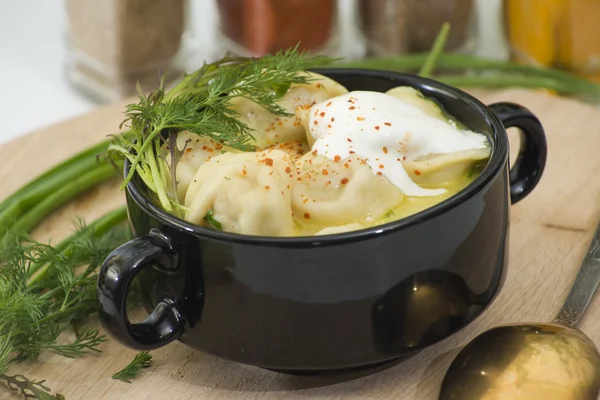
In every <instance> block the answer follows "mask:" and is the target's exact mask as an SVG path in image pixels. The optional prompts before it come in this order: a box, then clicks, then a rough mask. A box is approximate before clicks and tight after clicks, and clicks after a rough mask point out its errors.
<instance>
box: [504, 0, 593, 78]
mask: <svg viewBox="0 0 600 400" xmlns="http://www.w3.org/2000/svg"><path fill="white" fill-rule="evenodd" d="M598 18H600V0H504V26H505V31H506V37H507V40H508V43H509V48H510V57H511V59H512V60H514V61H517V62H520V63H527V64H534V65H541V66H551V67H556V68H562V69H565V70H568V71H571V72H573V73H576V74H578V75H581V76H583V77H586V78H589V79H592V80H596V81H599V80H600V23H598Z"/></svg>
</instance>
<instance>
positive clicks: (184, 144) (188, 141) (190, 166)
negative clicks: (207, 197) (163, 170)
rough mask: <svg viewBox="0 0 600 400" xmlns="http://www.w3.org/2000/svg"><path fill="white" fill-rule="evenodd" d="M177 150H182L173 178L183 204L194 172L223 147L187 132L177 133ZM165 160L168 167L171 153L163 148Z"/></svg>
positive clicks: (204, 137) (169, 180) (168, 182)
mask: <svg viewBox="0 0 600 400" xmlns="http://www.w3.org/2000/svg"><path fill="white" fill-rule="evenodd" d="M177 148H178V149H179V150H184V149H185V150H184V152H183V155H182V156H181V159H180V160H179V162H178V163H177V168H175V177H176V179H177V198H178V199H179V201H180V202H183V200H184V198H185V193H186V192H187V190H188V187H189V186H190V182H192V179H193V178H194V175H195V174H196V171H198V168H200V167H201V166H202V165H203V164H204V163H205V162H206V161H208V160H210V159H211V158H213V157H215V156H217V155H219V154H221V151H222V150H223V145H221V144H220V143H217V142H215V141H213V140H212V139H210V138H208V137H206V136H200V135H196V134H194V133H190V132H187V131H183V132H179V134H178V135H177ZM164 151H165V159H166V160H167V163H168V165H171V153H170V152H169V151H168V149H167V148H166V146H165V149H164ZM171 182H172V180H171V175H170V173H169V174H168V175H167V184H168V187H169V189H170V188H171V186H172V183H171Z"/></svg>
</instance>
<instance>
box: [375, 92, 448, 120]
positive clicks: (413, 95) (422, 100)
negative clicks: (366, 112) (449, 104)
mask: <svg viewBox="0 0 600 400" xmlns="http://www.w3.org/2000/svg"><path fill="white" fill-rule="evenodd" d="M385 93H386V94H389V95H390V96H394V97H396V98H398V99H401V100H404V101H405V102H407V103H408V104H411V105H413V106H415V107H419V108H420V109H421V110H422V111H423V112H425V113H426V114H427V115H429V116H431V117H434V118H437V119H440V120H442V121H448V118H447V117H446V116H445V115H444V112H443V111H442V109H441V108H440V106H439V105H438V104H437V103H436V102H435V101H433V100H430V99H427V98H426V97H425V96H423V94H422V93H421V92H419V91H418V90H417V89H415V88H413V87H410V86H398V87H395V88H393V89H390V90H388V91H387V92H385Z"/></svg>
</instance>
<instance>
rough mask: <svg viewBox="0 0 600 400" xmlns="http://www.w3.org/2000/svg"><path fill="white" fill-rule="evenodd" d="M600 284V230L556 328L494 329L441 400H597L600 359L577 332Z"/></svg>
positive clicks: (454, 367) (475, 343)
mask: <svg viewBox="0 0 600 400" xmlns="http://www.w3.org/2000/svg"><path fill="white" fill-rule="evenodd" d="M599 283H600V225H598V227H597V228H596V232H595V234H594V237H593V239H592V242H591V244H590V247H589V249H588V252H587V254H586V256H585V257H584V259H583V262H582V264H581V267H580V268H579V272H578V273H577V277H576V278H575V282H574V283H573V286H572V287H571V291H570V292H569V295H568V296H567V299H566V300H565V303H564V305H563V307H562V309H561V310H560V312H559V313H558V316H557V317H556V318H555V320H554V321H553V322H552V323H527V324H513V325H504V326H499V327H497V328H493V329H490V330H488V331H486V332H484V333H482V334H481V335H479V336H477V337H476V338H475V339H473V340H472V341H471V342H470V343H469V344H468V345H467V346H466V347H465V348H464V349H462V350H461V351H460V352H459V353H458V355H457V356H456V358H455V359H454V361H453V362H452V364H451V365H450V368H449V369H448V371H447V372H446V375H445V377H444V381H443V383H442V388H441V391H440V396H439V399H440V400H538V399H539V400H554V399H556V400H597V399H598V395H599V393H600V353H599V352H598V348H597V347H596V345H595V344H594V342H593V341H592V340H591V339H590V338H589V337H587V336H586V335H585V334H584V333H583V332H581V331H580V330H579V329H577V327H576V326H577V324H578V323H579V321H580V319H581V317H582V316H583V314H584V313H585V311H586V309H587V307H588V305H589V304H590V301H591V300H592V298H593V296H594V294H595V293H596V289H597V288H598V284H599Z"/></svg>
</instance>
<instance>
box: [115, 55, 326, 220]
mask: <svg viewBox="0 0 600 400" xmlns="http://www.w3.org/2000/svg"><path fill="white" fill-rule="evenodd" d="M331 61H332V60H331V59H330V58H327V57H324V56H314V55H310V54H309V53H307V52H302V51H299V50H298V48H297V47H296V48H292V49H290V50H287V51H280V52H278V53H276V54H273V55H267V56H264V57H261V58H245V57H231V56H229V55H227V56H225V57H224V58H222V59H220V60H218V61H216V62H213V63H210V64H204V65H203V66H202V67H201V68H200V69H199V70H197V71H196V72H194V73H192V74H189V75H186V76H184V77H183V78H182V80H181V81H180V82H179V83H178V84H177V85H176V86H175V87H174V88H173V89H171V90H170V91H168V92H166V91H165V88H164V79H163V80H161V82H160V84H159V86H158V88H157V89H156V90H155V91H153V92H151V93H150V94H148V95H146V94H144V92H143V91H142V90H141V88H140V87H139V86H138V102H137V103H134V104H130V105H128V106H127V109H126V112H125V120H124V121H123V124H122V126H126V127H128V128H129V131H127V132H126V133H124V134H120V135H115V136H114V140H113V142H112V144H111V145H110V146H109V153H110V154H112V155H113V157H117V158H122V157H125V158H127V159H129V161H130V162H131V168H130V170H129V173H128V175H127V176H126V177H125V179H124V181H123V184H122V186H121V187H122V188H124V187H125V186H126V185H127V183H129V181H130V180H131V179H132V178H133V176H134V174H135V173H137V174H138V176H139V177H140V178H141V179H142V181H143V182H144V184H145V185H146V186H147V187H148V189H150V190H151V191H152V192H154V194H155V195H156V197H157V198H158V201H159V203H160V205H161V206H162V207H163V208H164V209H165V210H166V211H169V212H173V213H175V214H178V213H179V212H180V211H181V210H182V208H181V206H180V205H179V204H178V201H177V199H176V196H175V193H176V184H177V183H176V180H175V179H172V182H173V185H174V187H173V188H172V189H171V190H168V189H167V183H166V182H167V180H166V177H167V175H168V174H169V173H170V174H171V176H172V177H173V178H174V177H175V169H176V163H177V160H178V159H179V158H180V154H177V151H178V149H177V146H174V145H173V143H174V141H173V137H175V136H176V134H177V133H178V132H181V131H188V132H192V133H195V134H197V135H200V136H206V137H209V138H211V139H213V140H214V141H216V142H218V143H221V144H223V145H225V146H228V147H231V148H233V149H237V150H241V151H249V150H253V149H254V147H253V144H252V143H253V142H252V141H253V137H252V130H251V129H250V127H248V126H247V125H246V124H244V123H243V122H241V121H240V120H239V119H238V118H236V117H237V113H236V112H235V111H233V110H232V109H231V99H232V98H234V97H243V98H246V99H248V100H251V101H253V102H255V103H256V104H258V105H260V106H262V107H263V108H265V109H266V110H269V111H270V112H271V113H273V114H275V115H280V116H287V115H289V114H288V113H287V112H286V111H285V110H284V109H283V108H282V107H281V106H280V105H279V104H278V103H277V100H279V99H281V97H283V95H285V93H286V92H287V90H288V89H289V88H290V86H291V85H293V84H302V83H307V82H308V81H309V80H310V78H309V77H308V75H306V74H301V72H303V71H305V70H307V69H310V68H314V67H319V66H322V65H326V64H327V63H329V62H331ZM169 138H170V139H169ZM165 143H168V144H169V146H168V147H169V150H170V151H171V153H172V154H171V160H172V162H171V165H169V164H168V163H167V161H166V159H165V158H164V157H162V156H161V148H162V146H163V145H164V144H165ZM169 191H171V192H172V193H169Z"/></svg>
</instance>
